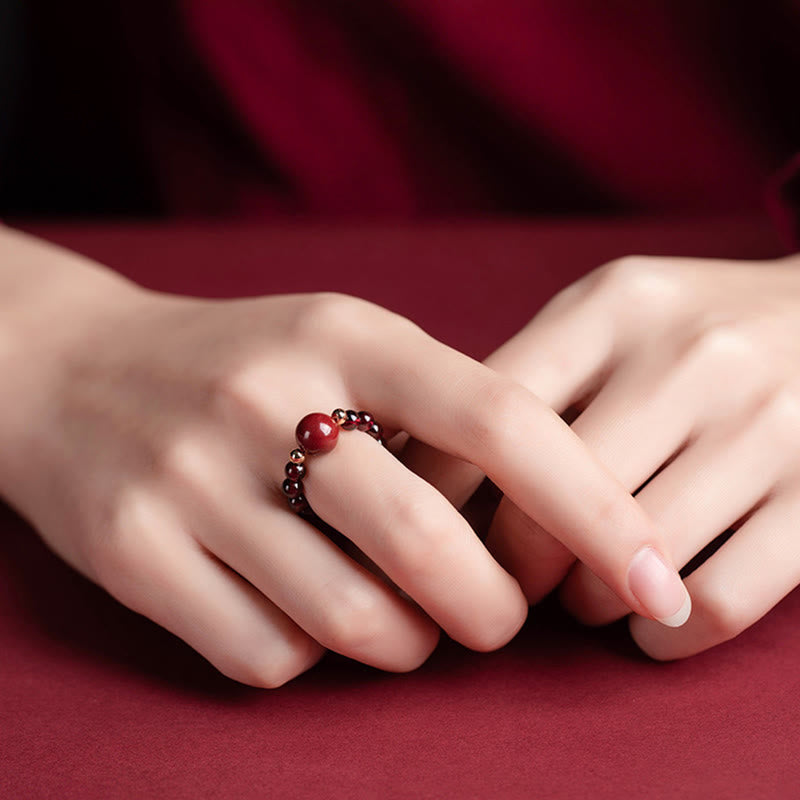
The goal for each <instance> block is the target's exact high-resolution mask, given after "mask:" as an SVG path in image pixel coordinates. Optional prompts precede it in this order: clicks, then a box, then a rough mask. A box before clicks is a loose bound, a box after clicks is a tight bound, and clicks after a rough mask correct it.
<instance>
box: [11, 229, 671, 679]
mask: <svg viewBox="0 0 800 800" xmlns="http://www.w3.org/2000/svg"><path fill="white" fill-rule="evenodd" d="M43 264H48V265H50V266H49V267H48V272H47V276H46V279H44V278H43V276H42V275H41V274H40V273H41V271H42V269H44V268H43V267H42V265H43ZM54 264H55V265H57V268H54V267H52V265H54ZM0 265H3V267H2V269H5V270H6V281H9V280H10V281H11V283H12V284H14V283H15V282H19V281H22V282H23V283H25V281H26V279H24V278H23V277H21V276H23V275H25V276H27V275H31V274H32V275H34V276H36V277H35V278H34V280H33V283H32V284H31V283H30V282H29V283H28V284H26V286H25V291H21V290H16V294H15V292H14V291H11V293H10V295H11V296H16V298H17V302H16V303H15V304H14V305H13V308H12V309H11V310H10V312H9V314H8V315H7V316H8V317H9V319H11V320H12V322H13V324H11V326H10V327H9V328H8V329H7V330H5V331H2V330H0V334H3V335H0V366H2V369H3V374H5V375H14V376H15V380H14V381H13V382H8V383H7V385H6V387H4V392H3V398H2V409H0V412H1V413H0V453H2V454H3V458H2V460H1V462H0V492H2V494H3V495H4V496H5V497H6V498H7V499H8V500H9V501H10V502H11V503H13V504H14V505H15V506H16V507H17V508H18V509H19V510H20V511H21V512H22V513H23V514H25V515H26V516H27V517H28V518H29V519H30V520H31V521H32V522H33V524H34V525H35V527H37V528H38V530H39V531H40V532H41V534H42V535H43V537H44V538H45V539H46V541H47V542H48V543H49V544H50V545H51V546H52V548H53V549H54V550H55V551H56V552H58V553H59V554H60V555H61V556H62V557H64V558H65V559H66V560H67V561H68V562H69V563H71V564H72V565H73V566H75V567H76V568H77V569H78V570H80V571H81V572H83V573H84V574H85V575H87V576H88V577H89V578H91V579H92V580H94V581H96V582H98V583H99V584H100V585H102V586H104V587H106V588H107V589H108V590H109V591H110V592H111V593H112V594H113V595H114V596H115V597H117V598H118V599H119V600H121V601H122V602H123V603H125V604H126V605H128V606H130V607H131V608H133V609H134V610H136V611H139V612H140V613H142V614H145V615H146V616H148V617H150V618H151V619H153V620H155V621H156V622H158V623H160V624H161V625H163V626H164V627H166V628H168V629H169V630H171V631H173V632H174V633H176V634H177V635H178V636H180V637H181V638H183V639H184V640H186V641H187V642H188V643H189V644H191V645H192V646H193V647H195V648H196V649H197V650H199V651H200V652H201V653H202V654H203V655H205V656H206V657H207V658H208V659H209V660H210V661H211V662H212V663H214V664H215V665H216V666H217V667H218V668H219V669H220V670H222V671H223V672H225V673H226V674H228V675H230V676H232V677H234V678H236V679H237V680H240V681H244V682H246V683H251V684H255V685H262V686H275V685H279V684H280V683H283V682H285V681H286V680H288V679H290V678H292V677H294V676H295V675H297V674H299V673H300V672H302V671H303V670H304V669H306V668H307V667H308V666H310V665H311V664H312V663H314V662H315V661H316V660H317V659H318V658H319V657H320V655H321V654H322V652H323V650H324V649H325V648H330V649H332V650H336V651H338V652H340V653H343V654H345V655H347V656H350V657H352V658H355V659H358V660H361V661H364V662H366V663H368V664H372V665H374V666H377V667H380V668H383V669H387V670H408V669H412V668H414V667H416V666H417V665H419V664H420V663H421V662H422V661H423V660H424V659H425V658H426V657H427V656H428V654H429V653H430V652H431V650H432V649H433V647H434V646H435V644H436V641H437V637H438V630H439V628H438V626H441V627H442V628H444V630H445V631H447V633H448V634H450V635H451V636H452V637H454V638H455V639H457V640H458V641H460V642H462V643H464V644H465V645H467V646H469V647H472V648H475V649H479V650H489V649H492V648H496V647H499V646H501V645H502V644H504V643H505V642H507V641H508V640H509V639H510V638H511V637H512V636H513V635H514V634H515V633H516V631H517V630H518V629H519V627H520V626H521V624H522V622H523V621H524V619H525V616H526V613H527V603H526V601H525V598H524V595H523V594H522V592H521V590H520V588H519V585H518V584H517V582H516V581H515V580H514V579H513V578H512V577H511V576H510V575H508V574H507V573H506V572H505V571H504V570H503V569H502V568H501V567H500V566H499V565H498V564H497V563H496V562H495V561H494V560H493V559H492V558H491V556H490V555H489V554H488V552H487V551H486V550H485V548H484V546H483V544H482V543H481V542H480V540H479V539H478V538H477V537H476V536H475V535H474V534H473V532H472V530H471V529H470V528H469V526H468V525H467V524H466V522H465V521H464V520H463V518H462V517H461V515H460V514H459V513H458V512H457V511H456V509H454V508H453V507H452V505H450V503H448V502H447V500H446V499H445V498H444V497H442V496H441V495H440V494H439V493H438V492H437V491H435V490H434V489H433V488H432V487H431V486H430V485H429V484H427V483H426V482H425V481H423V480H421V479H420V478H419V477H417V476H416V475H414V474H413V473H411V472H410V471H408V470H407V469H406V468H405V467H404V466H403V465H402V464H401V463H400V462H399V461H398V460H397V459H395V458H394V457H393V456H392V455H391V454H390V453H389V452H387V451H386V450H384V449H383V448H381V447H380V445H379V444H378V443H377V442H375V441H374V440H373V439H371V438H369V437H368V436H365V435H363V434H358V433H353V434H344V435H342V436H341V437H340V441H339V444H338V446H337V448H336V450H335V451H334V452H333V453H331V454H327V455H324V456H313V457H312V458H311V461H310V468H309V474H308V478H307V479H306V481H305V485H306V492H307V495H308V497H309V500H310V502H311V505H312V506H313V508H314V509H315V511H316V512H317V513H318V514H319V515H320V516H321V517H322V518H323V519H324V520H326V521H327V522H329V523H330V524H331V525H333V526H334V527H335V528H336V529H338V530H339V531H341V532H342V533H343V534H344V535H345V536H346V537H348V538H349V539H350V540H351V541H352V542H354V543H355V545H357V547H358V548H359V549H360V550H361V551H362V552H363V553H365V554H366V556H367V557H368V558H369V559H370V560H371V561H372V562H374V563H375V564H376V565H377V566H378V567H379V568H380V570H382V571H383V573H385V574H386V575H387V576H388V577H389V579H390V580H391V585H390V584H389V583H388V582H386V581H384V580H381V579H379V578H378V577H376V575H374V574H373V573H372V572H371V571H370V570H368V569H365V568H364V567H363V566H361V565H360V564H359V563H357V562H356V561H355V560H354V559H352V558H350V557H349V556H348V555H346V554H345V553H344V552H343V551H342V550H340V549H339V548H337V547H336V546H335V545H334V544H333V543H332V542H331V540H330V539H328V538H326V537H325V536H324V535H323V534H322V533H320V532H319V531H318V530H316V529H315V528H314V527H312V526H311V525H310V524H309V523H308V522H307V521H305V520H303V519H300V518H298V517H296V516H295V515H294V514H292V513H291V512H290V511H289V510H288V509H287V507H286V502H285V498H284V497H283V496H282V495H281V494H280V491H279V489H278V487H279V485H280V483H281V481H282V479H283V468H284V464H285V463H286V461H287V456H288V453H289V450H290V449H291V448H292V447H294V442H293V432H294V427H295V424H296V422H297V421H298V419H299V418H300V417H302V416H303V415H305V414H306V413H308V412H311V411H319V410H323V411H330V409H332V408H335V407H337V406H344V407H347V406H350V407H352V408H366V409H368V410H370V411H372V412H373V413H374V414H375V416H376V417H377V419H379V420H380V421H381V422H382V423H383V424H384V425H385V426H386V427H387V428H388V429H392V430H401V429H402V430H405V431H408V432H409V433H411V434H412V435H413V436H415V437H416V438H417V439H419V440H421V441H425V442H427V443H429V444H430V445H431V446H433V447H435V448H438V449H441V450H443V451H445V452H450V453H452V454H453V455H454V456H457V457H459V458H462V459H469V460H472V461H474V462H475V463H476V464H478V465H480V467H481V468H482V469H484V470H487V471H489V470H491V474H492V475H493V477H494V478H495V479H496V480H497V482H498V483H499V484H500V485H502V486H503V488H504V490H505V491H506V492H507V494H508V495H509V496H510V497H514V498H515V499H516V500H517V502H518V503H519V505H520V507H522V508H526V509H527V510H528V511H529V512H533V511H536V512H537V513H538V514H540V515H541V518H542V519H544V520H546V523H547V525H548V528H549V530H551V531H553V532H554V533H555V534H556V535H558V536H561V537H562V538H563V539H564V541H566V542H567V543H568V544H569V545H570V547H572V548H573V549H574V550H575V551H576V552H579V553H581V554H582V556H583V557H585V558H586V559H587V560H588V561H590V562H592V560H593V559H592V557H593V555H594V554H595V553H601V552H602V551H603V548H598V547H597V546H596V543H597V542H607V541H609V540H612V539H613V540H615V541H616V542H617V543H618V547H617V549H616V550H615V551H614V553H613V555H612V557H610V558H606V559H605V561H604V562H603V563H597V562H598V559H596V558H595V559H594V560H593V562H594V563H597V567H598V571H599V572H600V574H602V575H603V576H604V578H605V579H606V580H607V582H608V583H609V584H610V585H612V586H614V587H615V588H616V589H617V590H618V591H619V592H620V594H621V595H622V596H623V597H624V598H625V599H626V601H627V602H629V603H631V604H632V605H633V607H635V608H636V609H637V610H638V611H640V612H641V613H648V612H647V610H646V609H645V607H644V606H643V605H642V602H641V600H642V599H644V601H645V602H649V603H650V605H651V606H655V607H656V609H657V610H658V608H659V607H660V606H659V603H660V604H661V605H662V606H663V605H664V602H665V597H666V604H667V605H670V604H672V605H675V604H676V603H677V605H680V604H681V603H682V602H683V598H684V597H685V589H684V588H683V585H682V584H681V583H680V580H679V578H678V576H677V572H675V571H674V569H673V573H672V575H673V584H672V585H671V586H670V585H668V586H666V587H664V586H654V587H651V588H652V589H653V591H649V590H648V589H647V587H644V589H642V587H641V586H639V590H640V593H641V597H640V598H639V599H637V597H636V596H635V595H634V594H633V592H632V590H631V588H630V587H629V586H628V583H627V571H628V563H629V561H630V560H631V557H632V556H633V554H634V553H635V552H636V551H637V550H639V549H640V548H641V547H643V546H645V545H652V546H654V547H656V548H660V547H661V546H662V545H661V543H660V542H659V539H658V537H657V535H656V534H655V531H654V529H653V527H652V525H651V524H650V523H649V521H648V520H647V518H646V517H645V516H644V515H643V514H642V513H641V511H640V509H639V507H638V506H637V504H636V503H635V502H634V501H633V500H632V498H631V497H630V495H629V494H628V493H627V492H626V491H625V490H624V489H623V487H621V486H620V485H619V484H618V483H617V482H616V481H615V480H614V479H613V478H612V477H611V476H610V475H609V474H607V473H606V471H605V470H604V469H603V468H602V467H601V466H600V465H599V463H598V462H596V461H595V460H594V459H593V458H592V457H591V456H590V454H589V453H588V451H587V450H586V448H585V447H584V446H583V444H582V443H581V442H580V440H579V439H578V438H577V437H576V436H574V434H572V432H571V431H570V430H569V428H568V427H567V426H566V425H564V423H563V422H562V421H561V420H560V419H559V417H558V416H557V415H556V414H555V413H553V412H552V410H551V409H549V408H548V407H547V406H546V405H545V404H544V403H542V402H541V401H540V400H539V399H537V398H536V397H535V396H533V395H532V394H531V393H529V392H528V391H527V390H525V389H523V388H522V387H520V386H518V385H517V384H516V383H514V382H512V381H510V380H508V379H506V378H502V377H500V376H499V375H498V374H496V373H495V372H493V371H492V370H491V369H490V368H488V367H486V366H483V365H481V364H479V363H477V362H475V361H472V360H471V359H469V358H467V357H465V356H463V355H460V354H459V353H457V352H455V351H453V350H451V349H449V348H447V347H445V346H444V345H442V344H440V343H438V342H436V341H434V340H433V339H431V338H430V337H429V336H427V335H426V334H424V333H423V332H422V331H421V330H420V329H419V328H417V327H416V326H414V325H413V324H411V323H410V322H408V321H407V320H405V319H403V318H401V317H398V316H397V315H395V314H391V313H389V312H387V311H385V310H383V309H381V308H378V307H376V306H374V305H371V304H369V303H366V302H364V301H360V300H355V299H352V298H348V297H343V296H339V295H305V296H283V297H271V298H260V299H250V300H240V301H232V302H231V301H226V302H218V301H206V300H197V299H189V298H178V297H171V296H166V295H158V294H154V293H150V292H145V291H143V290H141V289H139V288H137V287H134V286H132V285H130V284H127V283H123V282H122V281H121V280H119V279H116V278H112V277H111V276H110V275H109V274H108V273H106V272H105V271H103V270H100V269H98V268H97V267H92V268H90V267H89V266H88V265H87V263H86V262H85V261H84V260H82V259H79V258H77V257H76V256H72V255H69V254H65V253H64V252H62V251H58V250H56V249H55V248H50V247H47V246H44V245H42V244H38V243H35V242H33V241H31V240H29V239H27V238H26V237H22V236H20V235H16V234H10V233H8V234H3V235H2V236H0ZM15 265H24V267H25V269H24V270H22V269H17V270H16V271H15V270H14V267H15ZM2 269H0V290H3V289H4V288H5V289H6V294H7V293H8V287H3V285H2V284H3V273H2ZM9 275H10V276H11V277H10V278H9ZM15 276H16V277H15ZM64 276H67V278H65V277H64ZM42 286H45V287H47V288H46V291H45V290H44V289H41V288H39V287H42ZM67 286H68V287H69V291H67V288H66V287H67ZM12 288H13V287H12ZM6 294H4V293H3V291H0V298H2V297H5V296H6ZM67 295H68V302H65V296H67ZM23 299H24V302H23ZM43 317H44V318H46V319H47V324H46V325H45V326H42V325H41V324H39V322H38V321H39V320H41V319H42V318H43ZM3 318H4V317H3V315H2V314H0V319H3ZM4 344H5V345H6V346H3V345H4ZM532 453H536V457H535V458H532V457H531V454H532ZM575 487H578V490H579V492H580V495H581V497H582V502H581V503H580V504H576V503H575V502H574V490H575ZM605 547H606V545H605V544H604V548H605ZM604 555H605V554H604ZM395 587H399V588H400V589H401V590H402V593H399V592H397V591H396V588H395ZM648 591H649V593H648ZM659 591H660V592H661V594H658V592H659ZM670 591H672V597H670V595H669V592H670ZM676 592H677V599H676V597H675V594H676ZM662 595H663V596H662ZM407 597H410V598H413V601H414V602H410V601H409V600H408V599H407ZM671 611H672V609H670V613H671Z"/></svg>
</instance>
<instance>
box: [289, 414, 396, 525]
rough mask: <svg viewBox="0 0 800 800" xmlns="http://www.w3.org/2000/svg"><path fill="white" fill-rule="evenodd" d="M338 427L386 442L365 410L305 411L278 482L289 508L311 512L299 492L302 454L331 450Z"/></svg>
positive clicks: (304, 470)
mask: <svg viewBox="0 0 800 800" xmlns="http://www.w3.org/2000/svg"><path fill="white" fill-rule="evenodd" d="M339 428H341V429H342V430H343V431H352V430H356V429H358V430H360V431H364V433H366V434H367V435H368V436H371V437H372V438H373V439H376V440H377V441H378V442H380V443H381V444H382V445H383V446H384V447H385V446H386V440H385V439H384V438H383V428H381V426H380V425H379V424H378V423H377V422H376V421H375V418H374V417H373V416H372V414H370V413H369V411H353V410H352V409H348V410H347V411H345V410H344V409H341V408H336V409H334V410H333V411H332V412H331V413H330V415H328V414H321V413H319V412H315V413H313V414H306V415H305V416H304V417H303V419H301V420H300V422H298V423H297V428H296V429H295V432H294V435H295V439H296V440H297V447H296V448H295V449H294V450H292V452H291V453H289V461H288V462H287V464H286V467H285V468H284V472H285V473H286V480H284V482H283V484H282V485H281V489H283V493H284V494H285V495H286V499H287V500H288V502H289V508H291V509H292V511H295V512H297V513H298V514H303V515H311V514H313V513H314V512H313V510H312V508H311V506H310V505H309V504H308V500H307V499H306V496H305V494H304V492H303V478H305V477H306V475H307V474H308V466H307V464H306V458H307V456H310V455H315V454H317V453H329V452H330V451H331V450H333V448H334V447H336V442H337V441H338V440H339Z"/></svg>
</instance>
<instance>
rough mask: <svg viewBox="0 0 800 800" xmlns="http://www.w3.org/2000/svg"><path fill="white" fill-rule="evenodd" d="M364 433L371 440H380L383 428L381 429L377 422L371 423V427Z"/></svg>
mask: <svg viewBox="0 0 800 800" xmlns="http://www.w3.org/2000/svg"><path fill="white" fill-rule="evenodd" d="M366 433H367V434H368V435H369V436H371V437H372V438H373V439H378V440H380V439H381V438H382V437H383V428H381V426H380V425H378V423H377V422H375V421H373V423H372V425H370V426H369V428H367V430H366Z"/></svg>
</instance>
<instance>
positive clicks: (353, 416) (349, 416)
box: [342, 408, 360, 431]
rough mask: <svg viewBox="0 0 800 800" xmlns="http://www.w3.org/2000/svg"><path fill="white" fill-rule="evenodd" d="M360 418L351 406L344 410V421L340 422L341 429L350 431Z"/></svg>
mask: <svg viewBox="0 0 800 800" xmlns="http://www.w3.org/2000/svg"><path fill="white" fill-rule="evenodd" d="M359 421H360V418H359V416H358V412H357V411H353V409H352V408H349V409H347V411H345V421H344V422H343V423H342V430H345V431H352V430H354V429H355V427H356V426H357V425H358V423H359Z"/></svg>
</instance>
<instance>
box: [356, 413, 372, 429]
mask: <svg viewBox="0 0 800 800" xmlns="http://www.w3.org/2000/svg"><path fill="white" fill-rule="evenodd" d="M373 422H375V417H373V416H372V414H370V413H369V411H359V412H358V429H359V430H360V431H365V430H366V429H367V428H369V426H370V425H372V423H373Z"/></svg>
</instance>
